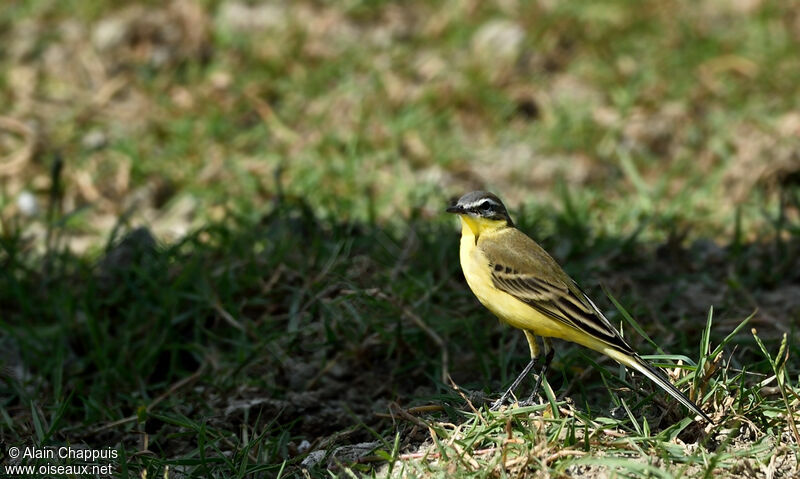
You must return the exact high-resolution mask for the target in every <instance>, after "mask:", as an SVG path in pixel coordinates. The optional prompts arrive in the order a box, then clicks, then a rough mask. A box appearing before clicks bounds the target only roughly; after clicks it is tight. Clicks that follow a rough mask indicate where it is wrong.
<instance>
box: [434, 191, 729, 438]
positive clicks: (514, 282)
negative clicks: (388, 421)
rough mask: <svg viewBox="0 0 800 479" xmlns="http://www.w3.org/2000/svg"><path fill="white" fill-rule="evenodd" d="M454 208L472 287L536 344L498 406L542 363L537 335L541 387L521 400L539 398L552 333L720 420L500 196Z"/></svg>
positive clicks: (468, 197) (481, 196) (478, 195)
mask: <svg viewBox="0 0 800 479" xmlns="http://www.w3.org/2000/svg"><path fill="white" fill-rule="evenodd" d="M446 211H447V212H448V213H454V214H456V215H458V216H459V217H460V219H461V242H460V248H459V256H460V262H461V269H462V270H463V272H464V277H465V279H466V280H467V284H468V285H469V288H470V289H471V290H472V292H473V293H474V294H475V296H476V297H477V298H478V300H479V301H480V302H481V303H482V304H483V305H484V306H485V307H486V308H487V309H489V310H490V311H491V312H492V313H494V315H495V316H497V317H498V318H499V319H500V321H501V322H503V323H506V324H508V325H510V326H513V327H515V328H517V329H521V330H522V332H523V333H525V337H526V339H527V341H528V346H529V348H530V354H531V359H530V362H528V364H527V365H526V366H525V368H524V369H523V371H522V373H521V374H520V375H519V376H518V377H517V378H516V379H515V380H514V381H513V383H512V384H511V387H509V388H508V390H506V391H505V393H503V395H502V396H501V397H500V399H498V400H497V401H495V402H494V403H493V404H492V406H491V409H492V410H497V409H499V408H500V407H501V406H502V405H503V404H504V403H505V402H506V400H507V398H508V397H509V395H511V394H512V392H513V391H514V390H515V389H516V388H517V386H518V385H519V384H520V383H521V382H522V381H523V379H524V378H525V377H526V376H527V375H528V373H529V372H530V371H531V369H532V368H533V367H534V365H535V364H536V362H537V360H538V358H539V353H540V350H539V345H538V341H537V337H542V342H543V345H544V349H545V353H544V363H543V364H542V366H541V369H540V371H539V375H538V378H537V380H536V384H535V386H534V389H533V392H532V393H531V395H530V397H529V398H528V400H527V401H523V402H521V403H520V404H533V403H534V399H535V396H536V392H537V390H538V388H539V386H540V384H541V381H542V377H544V376H545V374H546V373H547V369H548V368H549V366H550V363H551V361H552V360H553V354H554V349H553V345H552V341H551V338H557V339H563V340H566V341H571V342H574V343H577V344H580V345H582V346H585V347H587V348H589V349H592V350H594V351H597V352H600V353H602V354H605V355H606V356H609V357H611V358H612V359H614V360H616V361H617V362H619V363H621V364H622V365H624V366H627V367H629V368H633V369H635V370H636V371H638V372H639V373H641V374H643V375H644V376H645V377H647V378H648V379H650V380H651V381H653V382H654V383H655V384H656V385H658V386H659V387H660V388H661V389H663V390H664V391H666V392H667V393H668V394H669V395H670V396H672V397H674V398H675V399H677V400H678V402H680V403H681V404H683V405H684V406H686V407H687V408H689V409H690V410H691V411H692V412H694V413H695V414H697V415H699V416H700V417H702V418H703V419H704V420H706V421H708V422H709V423H711V424H713V423H714V422H713V421H712V420H711V418H710V417H709V416H708V415H707V414H706V413H705V412H704V411H703V410H702V409H701V408H700V407H699V406H698V405H697V404H695V403H694V402H693V401H692V400H691V399H689V398H688V397H686V395H685V394H683V393H682V392H681V391H680V390H678V388H676V387H675V386H674V385H673V384H672V383H671V382H670V381H669V379H667V378H666V376H665V375H664V374H662V373H661V372H660V371H658V370H657V369H655V368H654V367H653V366H651V365H650V364H649V363H647V362H646V361H645V360H644V359H642V358H641V356H639V354H638V353H637V352H636V351H635V350H634V349H633V348H632V347H631V346H630V345H629V344H628V342H627V341H625V339H624V338H623V337H622V335H621V334H620V333H619V332H618V331H617V330H616V329H615V328H614V326H612V325H611V323H610V322H609V321H608V319H606V317H605V316H604V315H603V313H602V312H601V311H600V309H599V308H598V307H597V306H596V305H595V304H594V302H592V300H591V299H589V297H588V296H587V295H586V294H585V293H584V292H583V290H581V288H580V287H579V286H578V283H576V282H575V281H574V280H573V279H572V278H570V277H569V275H567V273H565V272H564V270H563V269H562V268H561V266H559V264H558V263H557V262H556V260H555V259H553V257H552V256H550V255H549V254H548V253H547V251H545V250H544V249H543V248H542V247H541V246H539V245H538V244H537V243H536V242H535V241H534V240H533V239H531V238H530V237H529V236H528V235H526V234H525V233H523V232H522V231H520V230H519V229H517V227H516V226H515V225H514V222H513V221H512V220H511V217H510V216H509V214H508V211H507V210H506V207H505V205H503V202H502V201H501V200H500V198H498V197H497V196H496V195H494V194H492V193H489V192H486V191H473V192H470V193H467V194H465V195H464V196H462V197H461V198H459V199H458V200H457V201H456V202H454V203H452V204H451V205H450V206H449V207H448V208H447V210H446Z"/></svg>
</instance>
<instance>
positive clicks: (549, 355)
mask: <svg viewBox="0 0 800 479" xmlns="http://www.w3.org/2000/svg"><path fill="white" fill-rule="evenodd" d="M542 342H543V343H544V349H545V353H544V364H542V369H541V370H540V371H539V376H538V377H537V378H536V385H535V386H533V391H532V392H531V395H530V396H529V397H528V399H527V400H525V401H523V402H521V403H520V406H530V405H531V404H534V400H535V398H536V393H537V392H538V391H539V386H541V385H542V378H544V376H545V375H546V374H547V368H548V367H550V362H551V361H553V356H554V355H555V350H554V349H553V343H552V342H551V341H550V338H542Z"/></svg>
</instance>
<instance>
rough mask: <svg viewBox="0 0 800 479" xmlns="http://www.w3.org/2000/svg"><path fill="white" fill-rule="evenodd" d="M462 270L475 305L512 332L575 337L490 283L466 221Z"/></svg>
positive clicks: (487, 267) (489, 273)
mask: <svg viewBox="0 0 800 479" xmlns="http://www.w3.org/2000/svg"><path fill="white" fill-rule="evenodd" d="M460 259H461V268H462V270H463V271H464V277H465V278H466V280H467V284H468V285H469V288H470V289H471V290H472V292H473V293H474V294H475V296H476V297H477V298H478V301H480V302H481V304H483V305H484V306H486V308H487V309H489V311H491V312H492V313H494V314H495V316H497V317H498V319H500V321H502V322H504V323H507V324H509V325H511V326H513V327H515V328H519V329H525V330H528V331H531V332H532V333H533V334H535V335H537V336H548V337H553V338H567V337H569V336H572V335H574V332H573V331H572V330H571V328H569V327H567V326H566V325H564V324H562V323H560V322H558V321H554V320H552V319H550V318H548V317H547V316H545V315H543V314H541V313H539V312H538V311H536V310H535V309H533V308H532V307H531V306H529V305H527V304H525V303H523V302H522V301H520V300H518V299H517V298H515V297H513V296H511V295H510V294H508V293H506V292H503V291H500V290H499V289H497V288H496V287H495V286H494V283H493V282H492V270H491V267H490V265H489V260H488V259H487V258H486V256H485V255H484V254H483V252H482V251H481V250H480V248H478V246H477V244H476V241H475V233H474V232H473V230H472V229H471V228H470V227H469V225H468V223H467V222H466V221H463V220H462V228H461V246H460Z"/></svg>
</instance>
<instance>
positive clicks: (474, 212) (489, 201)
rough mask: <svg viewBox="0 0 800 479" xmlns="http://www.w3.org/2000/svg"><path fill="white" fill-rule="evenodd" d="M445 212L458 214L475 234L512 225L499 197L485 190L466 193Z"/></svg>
mask: <svg viewBox="0 0 800 479" xmlns="http://www.w3.org/2000/svg"><path fill="white" fill-rule="evenodd" d="M447 212H448V213H455V214H457V215H459V216H460V217H461V221H462V222H463V223H464V224H465V225H467V226H469V228H470V229H471V230H472V233H473V234H474V235H475V236H478V235H479V234H480V233H481V232H483V231H486V230H493V229H497V228H504V227H506V226H514V223H513V222H512V221H511V217H510V216H508V211H506V207H505V206H504V205H503V202H502V201H500V198H498V197H497V196H495V195H493V194H492V193H489V192H487V191H473V192H471V193H467V194H466V195H464V196H462V197H461V198H459V199H458V201H456V202H455V203H453V204H452V205H451V206H450V207H448V208H447Z"/></svg>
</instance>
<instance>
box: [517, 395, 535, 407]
mask: <svg viewBox="0 0 800 479" xmlns="http://www.w3.org/2000/svg"><path fill="white" fill-rule="evenodd" d="M517 404H519V407H525V406H537V405H538V404H539V398H538V397H534V396H531V397H529V398H528V399H526V400H524V401H519V402H518V403H517Z"/></svg>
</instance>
